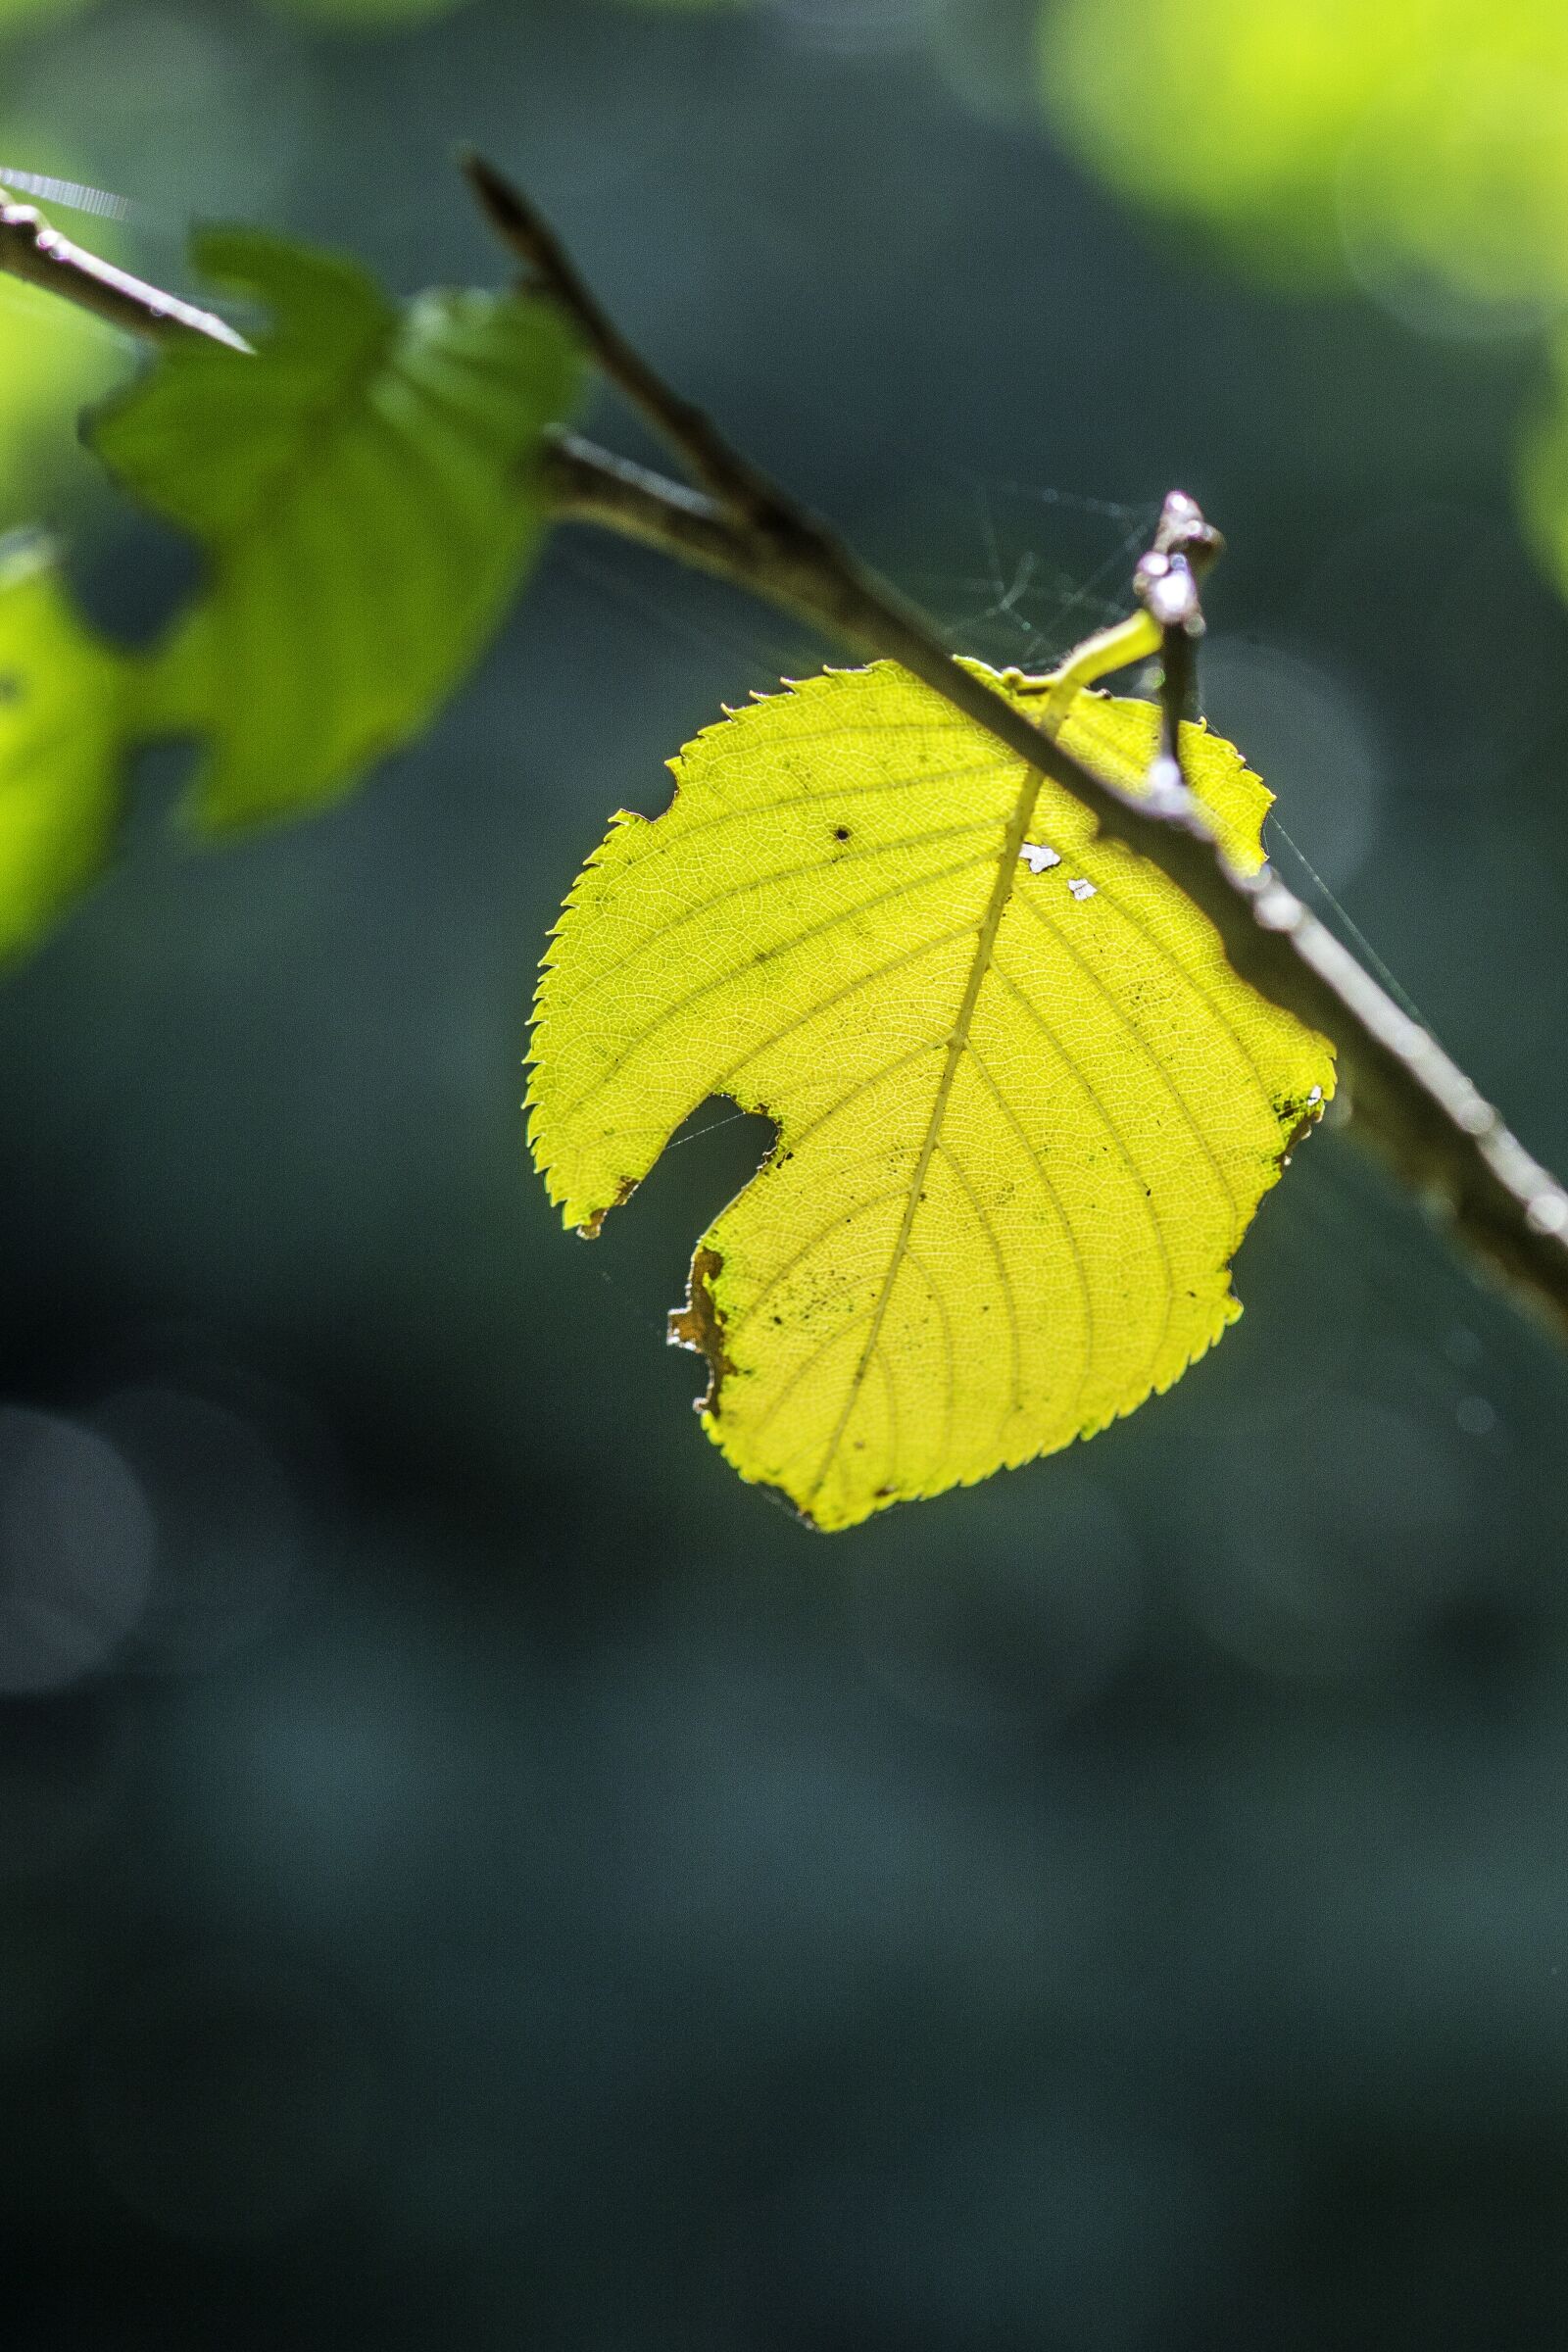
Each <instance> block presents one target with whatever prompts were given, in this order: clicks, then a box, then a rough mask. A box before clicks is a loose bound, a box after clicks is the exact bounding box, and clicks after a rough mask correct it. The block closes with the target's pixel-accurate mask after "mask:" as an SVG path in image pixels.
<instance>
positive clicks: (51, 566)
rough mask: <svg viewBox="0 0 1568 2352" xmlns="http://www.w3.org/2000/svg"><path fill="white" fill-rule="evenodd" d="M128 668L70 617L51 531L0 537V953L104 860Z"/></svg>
mask: <svg viewBox="0 0 1568 2352" xmlns="http://www.w3.org/2000/svg"><path fill="white" fill-rule="evenodd" d="M126 669H127V665H126V663H125V662H124V661H123V659H122V658H121V657H120V656H119V655H118V654H115V653H113V652H112V651H111V650H110V648H109V647H108V646H106V645H103V644H101V643H100V642H99V641H98V640H97V639H96V638H95V637H93V636H91V635H90V634H89V633H88V631H87V630H86V629H85V628H84V627H83V626H82V623H81V622H80V620H79V619H78V618H77V616H76V613H75V612H74V609H73V606H72V603H71V600H70V598H69V597H68V596H67V595H66V593H65V591H64V588H63V586H62V583H61V579H60V572H59V565H58V561H57V558H56V555H55V551H54V549H53V548H52V547H51V546H50V544H49V543H48V542H47V541H45V540H42V539H28V540H21V541H19V540H12V541H11V542H9V543H8V544H4V545H0V955H7V956H10V955H14V954H15V953H16V952H17V951H18V950H19V949H22V948H25V947H29V946H31V944H32V942H33V941H34V940H35V939H36V938H37V937H38V936H39V934H40V933H41V932H42V931H43V930H44V929H45V928H46V927H47V925H48V924H49V922H50V921H51V920H52V919H53V917H54V916H55V915H56V914H57V913H58V912H59V911H60V909H61V908H62V907H64V906H65V905H66V904H67V902H68V901H69V900H71V899H73V898H74V897H75V895H76V894H77V892H78V891H80V890H81V889H82V888H83V887H84V886H85V885H86V884H87V883H88V882H90V881H91V880H92V879H93V877H94V876H95V875H96V874H97V873H98V872H99V871H100V870H101V869H102V867H103V866H104V865H105V864H106V863H107V862H108V859H109V856H110V853H111V851H112V849H113V847H114V836H115V830H116V826H117V824H118V822H119V816H120V799H121V795H120V781H119V769H120V761H121V754H122V751H123V740H124V705H125V697H124V682H125V677H126Z"/></svg>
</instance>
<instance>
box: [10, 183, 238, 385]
mask: <svg viewBox="0 0 1568 2352" xmlns="http://www.w3.org/2000/svg"><path fill="white" fill-rule="evenodd" d="M0 271H4V272H5V273H6V274H8V275H9V276H11V277H19V278H22V279H24V280H25V282H26V283H27V284H28V285H32V286H41V287H42V288H43V290H44V292H45V293H48V294H58V295H60V296H61V298H62V299H63V300H64V301H66V302H70V303H74V305H75V307H76V308H77V310H80V311H90V312H91V313H92V315H93V317H94V318H95V319H105V320H107V322H108V323H109V325H111V326H118V327H121V328H122V329H123V330H124V332H126V333H127V334H132V335H140V336H141V337H142V338H143V339H144V340H148V341H151V342H156V343H167V342H171V341H172V340H174V339H175V338H178V337H182V336H187V335H198V336H200V337H202V338H203V340H204V341H206V342H209V343H221V344H224V345H225V346H226V347H227V348H228V350H230V351H243V352H248V351H249V350H250V348H251V347H250V345H249V344H248V343H247V342H246V340H245V338H244V336H243V335H238V334H236V333H235V332H234V329H233V328H232V327H231V326H229V325H228V324H227V323H226V322H225V321H224V320H223V319H219V318H216V317H215V316H214V314H213V313H212V312H211V311H204V310H200V309H198V308H197V306H196V304H195V303H193V302H181V301H180V299H179V298H178V296H177V295H174V294H165V293H164V292H162V291H161V289H160V288H159V287H157V286H150V285H148V284H147V283H146V281H145V279H143V278H139V277H132V276H131V274H130V272H129V270H117V269H116V268H115V267H114V265H113V263H111V262H106V261H102V260H100V258H99V256H98V255H97V254H95V253H89V252H88V251H87V250H86V248H85V246H82V245H73V243H72V242H71V239H70V238H69V237H63V236H62V235H61V234H60V231H59V230H58V229H57V228H51V227H50V225H49V223H48V221H46V220H45V219H44V217H43V215H42V214H41V213H40V212H39V211H38V210H37V209H36V207H35V206H33V205H30V204H17V203H15V202H14V201H13V199H12V198H11V196H10V194H9V193H8V191H7V190H6V189H5V188H3V187H0Z"/></svg>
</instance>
